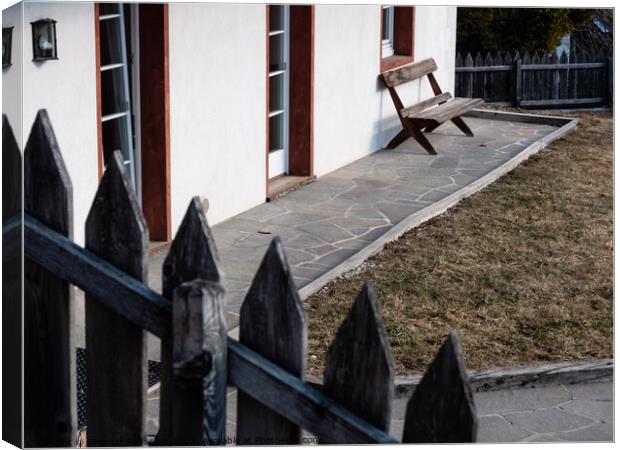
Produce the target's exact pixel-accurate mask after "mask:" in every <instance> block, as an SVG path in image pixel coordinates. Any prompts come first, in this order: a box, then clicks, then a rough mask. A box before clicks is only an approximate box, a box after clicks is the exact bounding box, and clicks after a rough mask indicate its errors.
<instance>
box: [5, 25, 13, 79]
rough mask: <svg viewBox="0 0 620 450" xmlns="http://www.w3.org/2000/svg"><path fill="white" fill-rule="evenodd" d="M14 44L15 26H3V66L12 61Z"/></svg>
mask: <svg viewBox="0 0 620 450" xmlns="http://www.w3.org/2000/svg"><path fill="white" fill-rule="evenodd" d="M12 45H13V27H7V28H2V68H3V69H4V68H5V67H9V66H11V65H12V63H11V47H12Z"/></svg>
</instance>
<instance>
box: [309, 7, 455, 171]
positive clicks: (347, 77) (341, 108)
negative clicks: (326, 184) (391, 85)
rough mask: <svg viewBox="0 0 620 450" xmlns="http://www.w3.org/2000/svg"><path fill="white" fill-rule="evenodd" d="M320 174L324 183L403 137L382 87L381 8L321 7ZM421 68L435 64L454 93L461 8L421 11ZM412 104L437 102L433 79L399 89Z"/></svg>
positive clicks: (316, 126) (318, 64) (317, 136)
mask: <svg viewBox="0 0 620 450" xmlns="http://www.w3.org/2000/svg"><path fill="white" fill-rule="evenodd" d="M315 8H316V9H315V62H314V64H315V81H314V99H315V104H314V111H315V112H314V167H315V174H316V175H317V176H321V175H324V174H326V173H328V172H331V171H333V170H335V169H337V168H339V167H342V166H343V165H346V164H348V163H350V162H353V161H355V160H357V159H359V158H362V157H364V156H366V155H368V154H370V153H372V152H374V151H376V150H378V149H380V148H382V147H383V146H385V145H386V144H387V142H389V140H390V139H391V138H392V137H393V136H394V135H395V134H396V133H397V132H398V131H399V130H400V123H399V122H398V118H397V116H396V112H395V110H394V105H393V103H392V100H391V99H390V96H389V94H388V92H387V90H386V89H385V88H384V87H383V84H382V83H381V82H380V80H379V78H378V75H379V73H380V48H379V42H380V32H381V15H380V14H381V10H380V6H378V5H364V6H360V5H318V6H316V7H315ZM414 32H415V46H414V61H420V60H422V59H425V58H428V57H433V58H435V61H436V62H437V66H438V71H437V72H436V73H435V75H436V77H437V81H438V82H439V85H440V86H441V88H442V89H443V90H444V91H449V92H452V91H453V89H454V58H455V43H456V7H442V6H417V7H416V14H415V29H414ZM397 89H398V91H399V94H400V95H401V98H402V99H403V102H404V103H406V104H407V103H409V104H412V103H415V102H418V101H420V100H423V99H424V98H427V97H430V96H432V95H433V94H432V90H431V89H430V85H429V83H428V81H427V80H426V79H422V80H420V81H414V82H410V83H408V84H407V85H403V86H401V87H399V88H397Z"/></svg>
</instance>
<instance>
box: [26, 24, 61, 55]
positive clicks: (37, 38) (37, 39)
mask: <svg viewBox="0 0 620 450" xmlns="http://www.w3.org/2000/svg"><path fill="white" fill-rule="evenodd" d="M31 25H32V60H33V61H44V60H48V59H58V52H57V49H56V21H55V20H53V19H41V20H37V21H36V22H31Z"/></svg>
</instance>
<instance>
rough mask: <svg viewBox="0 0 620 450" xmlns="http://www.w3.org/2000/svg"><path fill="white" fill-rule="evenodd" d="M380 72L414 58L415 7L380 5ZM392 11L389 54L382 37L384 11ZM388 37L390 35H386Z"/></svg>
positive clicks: (406, 62)
mask: <svg viewBox="0 0 620 450" xmlns="http://www.w3.org/2000/svg"><path fill="white" fill-rule="evenodd" d="M380 8H381V9H380V14H381V15H380V20H381V27H380V36H379V38H380V39H379V42H380V47H379V49H380V62H379V67H380V72H385V71H387V70H392V69H395V68H397V67H400V66H403V65H405V64H409V63H411V62H413V58H414V48H415V45H414V40H415V39H414V38H415V6H398V5H382V6H380ZM388 8H390V9H391V11H392V17H391V18H389V21H390V24H391V26H392V30H391V37H392V39H391V47H392V49H393V53H390V51H389V49H388V47H387V45H386V44H387V42H385V41H386V39H384V36H385V35H386V34H385V33H384V31H385V30H384V22H385V20H384V11H386V10H388ZM387 35H388V36H390V33H388V34H387Z"/></svg>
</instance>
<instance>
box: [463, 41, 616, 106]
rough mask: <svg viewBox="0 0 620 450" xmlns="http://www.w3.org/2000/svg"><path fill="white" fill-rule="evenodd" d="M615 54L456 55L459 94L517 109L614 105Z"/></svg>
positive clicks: (604, 52)
mask: <svg viewBox="0 0 620 450" xmlns="http://www.w3.org/2000/svg"><path fill="white" fill-rule="evenodd" d="M612 55H613V53H611V52H606V51H601V52H600V53H599V54H597V55H590V54H585V53H579V52H575V51H573V52H571V54H570V56H569V55H568V54H567V53H566V52H562V54H561V55H560V56H558V55H557V53H555V52H554V53H552V54H550V53H547V52H545V53H543V54H542V55H539V54H538V53H533V54H531V55H530V54H529V53H525V54H524V55H523V56H521V55H520V54H519V52H515V53H514V54H511V53H509V52H507V53H505V54H501V53H497V54H496V55H495V57H493V56H492V55H491V54H490V53H487V55H486V57H485V58H483V57H482V55H481V54H480V53H478V54H477V55H476V56H475V57H472V55H471V54H470V53H468V54H467V55H465V57H463V56H462V55H461V54H460V53H457V56H456V64H455V66H456V68H455V71H456V74H455V95H456V96H459V97H478V98H483V99H484V100H485V101H486V102H488V103H496V104H499V105H504V106H515V107H526V108H527V107H532V108H533V107H537V108H540V107H571V106H592V107H595V106H611V105H612V104H613V56H612Z"/></svg>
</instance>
